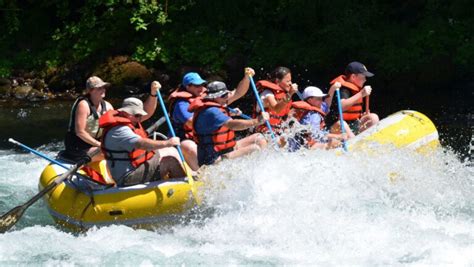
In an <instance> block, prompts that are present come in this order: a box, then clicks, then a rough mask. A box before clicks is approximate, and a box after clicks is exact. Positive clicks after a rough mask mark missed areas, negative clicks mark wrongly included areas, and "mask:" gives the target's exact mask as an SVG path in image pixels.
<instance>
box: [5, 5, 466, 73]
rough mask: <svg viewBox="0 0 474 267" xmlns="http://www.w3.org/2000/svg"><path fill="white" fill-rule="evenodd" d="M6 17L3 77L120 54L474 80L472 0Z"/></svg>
mask: <svg viewBox="0 0 474 267" xmlns="http://www.w3.org/2000/svg"><path fill="white" fill-rule="evenodd" d="M0 9H1V10H0V12H1V13H2V15H3V16H0V22H1V24H2V35H1V36H0V58H1V59H2V60H1V61H0V74H1V75H8V73H9V72H10V70H11V69H12V68H13V69H15V68H26V69H42V68H47V67H57V66H65V65H75V64H83V63H84V62H88V63H90V65H91V66H92V65H94V64H95V63H100V62H102V61H103V60H104V58H107V57H110V56H115V55H132V57H133V59H135V60H137V61H139V62H142V63H145V64H147V65H149V66H156V65H159V66H161V67H163V66H164V67H166V68H168V69H169V70H172V71H176V70H178V69H180V68H181V67H182V66H196V67H202V68H206V69H207V70H210V71H218V70H221V69H222V68H225V67H226V66H227V64H228V63H227V61H228V60H229V59H231V58H234V57H235V56H243V57H244V58H245V59H246V60H247V62H248V64H249V65H252V66H255V67H265V68H268V67H274V66H276V65H287V66H290V67H292V66H299V67H300V68H310V69H312V70H316V71H318V72H324V73H325V74H328V75H332V74H335V73H338V72H340V70H341V69H342V68H343V66H344V65H345V64H347V62H349V61H352V60H359V61H363V62H365V63H366V64H368V65H370V66H371V68H372V69H377V71H378V72H383V73H384V76H386V77H389V78H391V77H395V76H396V75H399V74H400V73H409V72H430V71H431V72H432V71H436V70H435V68H436V64H442V65H443V66H451V67H452V69H454V68H455V69H456V70H457V71H456V73H453V75H457V76H458V77H467V76H468V75H472V74H474V73H473V70H472V68H471V66H472V63H473V62H474V52H473V51H474V45H473V44H474V42H473V39H472V38H473V36H474V27H472V25H474V17H473V16H472V14H473V13H474V5H473V4H472V2H471V1H470V0H459V1H444V0H412V1H405V2H397V1H395V2H394V1H388V0H382V1H372V0H370V1H369V0H361V1H357V2H351V1H344V0H333V1H317V0H278V1H270V0H260V1H256V0H250V1H215V0H175V1H168V0H164V1H157V0H85V1H64V0H39V1H5V0H0ZM435 63H436V64H435ZM434 79H437V77H434Z"/></svg>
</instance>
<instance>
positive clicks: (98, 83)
mask: <svg viewBox="0 0 474 267" xmlns="http://www.w3.org/2000/svg"><path fill="white" fill-rule="evenodd" d="M109 86H110V83H107V82H104V81H102V79H101V78H99V77H97V76H92V77H89V79H87V81H86V89H93V88H99V87H109Z"/></svg>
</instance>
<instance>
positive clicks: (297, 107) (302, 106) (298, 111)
mask: <svg viewBox="0 0 474 267" xmlns="http://www.w3.org/2000/svg"><path fill="white" fill-rule="evenodd" d="M291 107H292V108H293V110H294V112H295V113H294V115H293V116H294V117H295V118H296V119H297V120H298V122H301V120H302V119H303V117H304V116H306V114H308V112H310V111H316V112H318V113H319V114H320V115H321V117H322V118H321V124H320V125H319V128H320V129H321V130H323V129H324V128H325V127H326V123H325V122H324V117H325V116H326V113H325V112H324V111H323V110H322V109H320V108H317V107H315V106H312V105H311V104H309V103H308V102H306V101H296V102H293V103H292V105H291ZM303 136H304V138H305V139H306V141H307V146H308V147H311V146H312V145H314V144H315V143H316V140H314V139H313V138H312V135H311V134H310V133H305V134H303Z"/></svg>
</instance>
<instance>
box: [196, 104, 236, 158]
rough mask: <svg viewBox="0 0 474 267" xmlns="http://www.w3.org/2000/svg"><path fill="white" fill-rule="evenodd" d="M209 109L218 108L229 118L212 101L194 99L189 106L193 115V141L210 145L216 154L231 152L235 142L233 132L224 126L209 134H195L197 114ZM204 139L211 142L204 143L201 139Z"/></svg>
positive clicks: (222, 109)
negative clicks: (209, 139)
mask: <svg viewBox="0 0 474 267" xmlns="http://www.w3.org/2000/svg"><path fill="white" fill-rule="evenodd" d="M210 107H217V108H219V109H220V110H221V111H222V112H223V113H224V114H225V115H227V116H230V114H229V112H228V111H227V109H226V108H224V107H223V106H222V105H220V104H218V103H216V102H212V101H204V100H203V99H202V98H200V97H198V98H196V99H195V100H194V101H193V102H192V103H191V105H190V106H189V111H192V112H194V114H193V131H194V137H195V139H194V140H195V141H196V143H197V144H198V145H212V146H213V148H214V151H216V152H221V151H222V152H224V153H225V151H227V150H231V149H232V148H233V147H234V146H235V144H236V142H235V132H234V131H233V130H231V129H229V128H227V127H225V126H221V127H220V128H219V129H217V130H215V131H214V132H212V133H211V134H199V133H197V132H196V130H195V127H194V123H196V121H197V118H198V117H199V114H200V113H201V112H202V111H204V110H206V109H208V108H210ZM205 137H211V142H204V141H203V139H205Z"/></svg>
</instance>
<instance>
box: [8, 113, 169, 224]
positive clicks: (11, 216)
mask: <svg viewBox="0 0 474 267" xmlns="http://www.w3.org/2000/svg"><path fill="white" fill-rule="evenodd" d="M164 121H165V118H163V117H162V118H160V119H159V120H158V121H156V122H155V123H154V124H153V125H151V126H150V127H148V128H147V129H146V131H147V133H151V132H153V131H154V130H155V129H156V128H158V127H160V125H161V124H163V122H164ZM8 141H9V142H11V143H13V144H15V145H19V146H21V147H23V148H24V149H26V150H28V151H30V152H32V153H33V154H35V155H37V156H40V157H42V158H44V159H46V160H48V161H50V162H53V163H55V164H56V165H58V166H60V167H63V168H65V169H68V171H67V172H65V173H63V174H61V175H60V176H58V177H57V178H56V179H55V180H54V181H53V182H52V183H50V184H49V185H48V186H46V187H45V188H43V190H41V191H40V192H39V193H38V194H36V195H35V196H33V197H32V198H31V199H30V200H28V201H27V202H26V203H25V204H23V205H20V206H17V207H15V208H13V209H11V210H10V211H8V212H7V213H5V214H4V215H2V217H1V218H0V233H5V232H6V231H8V230H9V229H10V228H12V227H13V225H15V224H16V223H17V222H18V220H19V219H20V218H21V216H22V215H23V213H24V212H25V211H26V209H28V207H30V206H31V205H32V204H34V203H35V202H36V201H38V200H39V199H40V198H42V197H43V196H44V195H45V194H47V193H48V192H49V191H51V190H53V189H54V188H55V187H56V186H57V185H58V184H60V183H62V182H63V181H65V180H66V179H69V178H70V176H71V175H72V174H74V173H75V172H76V171H77V170H79V169H80V168H81V167H82V166H83V165H85V164H86V163H88V162H89V161H90V160H91V158H92V157H94V156H95V155H97V154H99V152H100V149H98V148H97V149H95V150H93V151H91V152H90V153H89V154H88V155H87V157H86V158H84V159H83V160H81V161H79V162H77V163H76V164H75V165H73V166H72V167H71V168H70V169H69V168H68V167H66V166H65V165H63V164H62V163H60V162H58V161H56V160H54V159H52V158H50V157H48V156H46V155H44V154H43V153H41V152H39V151H37V150H34V149H32V148H30V147H28V146H26V145H24V144H22V143H20V142H18V141H16V140H14V139H12V138H10V139H8Z"/></svg>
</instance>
